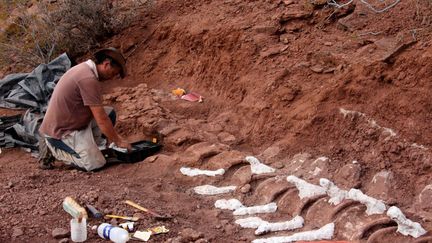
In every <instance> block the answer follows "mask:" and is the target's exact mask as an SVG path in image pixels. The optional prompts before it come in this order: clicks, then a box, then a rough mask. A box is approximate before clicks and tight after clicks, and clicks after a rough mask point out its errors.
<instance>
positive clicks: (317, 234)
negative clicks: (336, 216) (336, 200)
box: [252, 223, 335, 243]
mask: <svg viewBox="0 0 432 243" xmlns="http://www.w3.org/2000/svg"><path fill="white" fill-rule="evenodd" d="M334 227H335V225H334V223H330V224H326V225H324V226H323V227H321V228H320V229H318V230H312V231H305V232H300V233H295V234H293V235H291V236H277V237H270V238H263V239H256V240H253V241H252V243H283V242H295V241H313V240H331V239H332V238H333V233H334Z"/></svg>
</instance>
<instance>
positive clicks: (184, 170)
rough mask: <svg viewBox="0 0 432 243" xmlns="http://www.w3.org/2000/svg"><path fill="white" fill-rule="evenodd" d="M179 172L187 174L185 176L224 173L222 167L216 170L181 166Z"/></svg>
mask: <svg viewBox="0 0 432 243" xmlns="http://www.w3.org/2000/svg"><path fill="white" fill-rule="evenodd" d="M180 172H181V173H182V174H183V175H187V176H191V177H193V176H200V175H205V176H217V175H223V174H225V170H224V169H218V170H200V169H196V168H188V167H182V168H180Z"/></svg>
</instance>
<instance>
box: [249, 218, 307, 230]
mask: <svg viewBox="0 0 432 243" xmlns="http://www.w3.org/2000/svg"><path fill="white" fill-rule="evenodd" d="M303 224H304V219H303V217H301V216H295V217H294V218H293V219H291V220H289V221H285V222H276V223H270V222H267V221H265V222H263V223H261V224H260V225H259V227H258V229H257V230H255V234H256V235H262V234H264V233H267V232H274V231H281V230H293V229H298V228H301V227H303Z"/></svg>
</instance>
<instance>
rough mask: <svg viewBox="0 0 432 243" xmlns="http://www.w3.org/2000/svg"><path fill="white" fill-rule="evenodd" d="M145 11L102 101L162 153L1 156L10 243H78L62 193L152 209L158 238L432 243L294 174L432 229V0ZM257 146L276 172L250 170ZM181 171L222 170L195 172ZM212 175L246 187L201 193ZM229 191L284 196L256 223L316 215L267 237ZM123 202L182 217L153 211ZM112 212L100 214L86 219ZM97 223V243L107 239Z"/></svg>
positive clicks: (126, 211) (16, 152) (0, 236)
mask: <svg viewBox="0 0 432 243" xmlns="http://www.w3.org/2000/svg"><path fill="white" fill-rule="evenodd" d="M371 4H372V5H373V6H376V7H377V8H382V7H385V6H384V5H385V4H390V2H388V1H371ZM141 11H143V13H142V17H141V19H140V21H137V22H136V23H134V24H133V25H131V26H130V28H128V29H127V30H125V31H124V32H122V33H121V34H119V35H117V36H116V37H114V38H113V39H111V40H109V41H108V42H106V43H104V46H115V47H117V48H120V49H121V50H122V51H123V52H124V53H125V54H126V56H127V57H128V69H129V70H130V75H129V76H128V77H127V78H126V79H124V80H114V81H112V82H110V83H107V85H106V87H105V93H106V95H105V101H106V103H107V104H110V105H114V106H115V107H116V109H117V111H118V124H117V128H118V129H119V130H120V131H121V132H122V133H123V134H124V135H126V136H128V137H129V138H130V139H131V140H140V139H142V138H146V137H150V136H151V135H152V134H155V133H160V134H161V135H162V136H163V144H164V148H163V150H162V151H161V152H160V153H159V154H158V155H155V156H152V157H150V158H147V159H146V160H144V161H142V162H139V163H135V164H119V165H115V166H111V167H108V168H106V169H105V170H102V171H99V172H95V173H84V172H79V171H76V170H73V169H71V168H67V167H66V166H64V165H62V163H61V162H57V163H56V168H55V169H54V170H52V171H43V170H40V169H38V167H37V163H36V159H35V158H33V157H31V155H30V154H29V153H26V152H25V151H22V150H20V149H11V150H3V153H2V154H1V157H0V175H1V176H0V204H1V207H0V241H1V242H59V241H62V242H66V240H62V238H63V237H64V235H63V234H60V233H64V232H61V229H66V230H67V229H69V220H70V217H69V215H68V214H67V213H66V212H64V211H63V209H62V207H61V202H62V200H63V198H64V197H66V196H72V197H74V198H76V199H77V201H79V202H80V203H82V204H88V203H89V204H92V205H94V206H96V207H97V208H99V209H101V211H103V212H104V213H112V214H118V215H129V216H132V215H136V216H140V217H141V218H142V220H140V221H139V222H138V225H137V226H136V228H139V229H145V228H148V227H151V226H157V225H165V226H166V227H167V228H169V229H170V232H169V233H168V234H164V235H157V236H153V237H152V239H151V241H153V242H207V241H208V242H243V241H249V242H250V241H252V240H254V239H256V238H266V237H271V236H276V235H278V236H280V235H290V234H292V233H295V232H302V231H307V230H314V229H317V228H320V227H322V226H324V225H325V224H328V223H331V222H334V223H335V232H334V237H333V239H334V240H348V241H353V242H432V236H430V234H429V233H427V234H426V235H424V236H422V237H420V238H418V239H415V238H413V237H411V236H404V235H402V234H400V233H397V232H396V230H397V227H396V226H397V224H396V223H395V222H394V221H393V220H391V219H390V218H389V217H387V216H386V214H385V213H384V214H375V215H367V214H366V213H365V206H364V205H363V204H360V203H357V202H355V201H351V200H345V201H344V202H342V204H340V205H337V206H335V205H331V204H329V203H328V200H329V197H328V196H325V195H321V196H315V197H308V198H303V199H300V197H299V190H298V189H297V188H296V187H294V185H293V184H292V183H289V182H288V181H287V180H286V177H287V176H289V175H295V176H297V177H299V178H302V179H303V180H305V181H307V182H309V183H313V184H315V185H319V179H320V178H327V179H329V180H331V181H333V182H334V183H335V184H336V185H337V186H339V187H340V188H341V189H344V190H350V189H351V188H356V189H360V190H361V191H362V192H363V193H365V194H366V195H368V196H371V197H374V198H376V199H379V200H382V201H383V202H384V203H385V204H386V206H387V207H389V206H397V207H399V208H400V209H401V210H402V211H403V212H404V214H405V215H406V216H407V218H409V219H410V220H412V221H415V222H418V223H420V224H421V225H422V226H423V228H424V229H425V230H427V231H429V230H430V229H432V224H431V220H432V208H431V207H430V203H429V202H430V200H431V197H432V191H431V188H432V187H431V186H430V183H431V176H432V174H431V172H432V167H431V158H432V157H431V156H432V153H431V151H430V147H431V146H432V129H431V128H430V122H429V121H430V120H431V118H432V117H431V116H432V115H431V114H432V113H431V112H432V110H431V107H432V106H431V105H432V103H431V99H430V95H429V93H430V92H431V91H432V85H431V78H430V77H431V75H432V71H431V70H432V69H430V67H429V64H430V63H431V61H432V46H431V45H432V43H431V41H430V36H431V30H432V29H431V26H430V18H431V16H432V7H431V6H430V5H429V3H428V2H427V1H401V2H399V3H398V4H397V5H396V6H395V7H393V8H390V9H389V10H387V11H384V12H382V13H376V12H375V11H372V10H371V9H370V8H368V6H367V5H365V4H363V3H361V2H360V1H354V2H353V3H352V4H350V5H348V6H346V7H344V8H340V9H337V8H335V7H332V6H329V5H328V4H327V2H326V1H318V0H315V1H303V0H292V1H275V0H267V1H239V0H224V1H216V0H215V1H210V0H209V1H198V2H197V1H189V0H182V1H177V0H175V1H165V0H161V1H155V4H154V5H152V7H151V8H150V9H146V10H141ZM83 60H85V57H83ZM177 87H181V88H184V89H186V90H187V91H193V92H196V93H199V94H201V95H202V96H204V102H203V103H193V102H188V101H185V100H181V99H178V98H177V97H175V96H174V95H172V94H171V90H172V89H175V88H177ZM1 112H2V113H1V114H3V115H5V114H10V111H1ZM251 155H252V156H255V157H257V158H258V159H260V161H262V162H263V163H265V164H267V165H269V166H271V167H273V168H275V169H276V172H274V173H268V174H264V175H256V174H253V173H252V172H251V166H250V165H249V163H248V162H247V161H246V160H245V157H246V156H251ZM181 167H194V168H200V169H208V170H216V169H220V168H223V169H225V170H226V172H225V174H224V175H223V176H217V177H203V176H201V177H187V176H185V175H183V174H181V173H180V168H181ZM204 184H210V185H215V186H230V185H234V186H236V190H235V191H234V192H232V193H230V194H226V195H217V196H202V195H197V194H196V193H195V192H194V190H193V188H194V187H196V186H200V185H204ZM222 198H225V199H229V198H236V199H239V200H240V201H241V202H242V203H243V204H244V205H260V204H267V203H271V202H275V203H276V204H277V206H278V210H277V212H276V213H269V214H263V215H261V216H260V217H262V218H263V219H264V220H267V221H274V222H276V221H285V220H290V219H291V218H292V217H294V216H296V215H300V216H302V217H303V218H304V219H305V224H304V227H303V228H301V229H296V230H294V231H285V232H279V233H269V234H266V235H265V236H255V235H254V230H252V229H243V228H241V227H240V226H239V225H238V224H236V223H235V220H236V219H237V217H235V216H233V215H232V212H230V211H228V210H221V209H216V208H215V206H214V203H215V201H216V200H218V199H222ZM126 199H130V200H134V201H136V202H138V203H140V204H142V205H144V206H146V207H148V208H152V209H154V210H155V211H158V212H162V213H169V214H171V215H173V216H174V217H173V219H172V220H169V221H162V222H161V221H157V220H156V219H153V218H151V217H149V216H148V215H145V214H142V213H140V212H139V211H136V210H134V209H132V208H131V207H129V206H128V205H126V204H124V203H123V201H124V200H126ZM102 221H103V222H106V220H96V219H90V221H89V224H90V227H91V226H93V225H97V224H99V223H101V222H102ZM108 221H109V220H108ZM120 222H121V221H117V220H113V221H112V222H111V223H114V224H117V223H120ZM90 227H89V242H103V241H104V240H102V239H99V237H98V236H97V234H95V233H94V231H92V230H91V229H90ZM59 232H60V233H59ZM66 233H67V232H66ZM54 236H55V237H56V238H54Z"/></svg>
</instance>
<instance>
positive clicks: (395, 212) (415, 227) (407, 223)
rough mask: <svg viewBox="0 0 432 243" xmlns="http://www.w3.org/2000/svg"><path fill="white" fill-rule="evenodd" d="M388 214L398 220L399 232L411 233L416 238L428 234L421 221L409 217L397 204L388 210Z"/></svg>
mask: <svg viewBox="0 0 432 243" xmlns="http://www.w3.org/2000/svg"><path fill="white" fill-rule="evenodd" d="M387 216H389V217H390V218H391V219H393V220H394V221H396V223H397V224H398V229H397V232H399V233H401V234H403V235H410V236H412V237H414V238H418V237H420V236H422V235H424V234H426V230H424V229H423V227H422V226H421V225H420V224H419V223H416V222H413V221H411V220H409V219H407V218H406V217H405V215H404V214H403V213H402V211H401V210H400V209H399V208H397V207H395V206H392V207H390V208H389V209H388V210H387Z"/></svg>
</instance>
